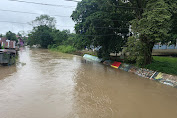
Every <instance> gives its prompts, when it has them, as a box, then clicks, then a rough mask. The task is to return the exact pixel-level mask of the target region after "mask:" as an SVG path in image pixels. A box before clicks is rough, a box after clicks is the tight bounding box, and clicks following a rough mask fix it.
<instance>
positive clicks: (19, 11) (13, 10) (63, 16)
mask: <svg viewBox="0 0 177 118" xmlns="http://www.w3.org/2000/svg"><path fill="white" fill-rule="evenodd" d="M0 11H6V12H14V13H24V14H35V15H36V14H37V15H41V14H39V13H34V12H23V11H14V10H6V9H0ZM50 16H57V17H70V16H60V15H50Z"/></svg>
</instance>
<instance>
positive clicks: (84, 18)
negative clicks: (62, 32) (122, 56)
mask: <svg viewBox="0 0 177 118" xmlns="http://www.w3.org/2000/svg"><path fill="white" fill-rule="evenodd" d="M118 5H126V3H124V2H122V1H117V0H82V1H81V2H79V3H78V5H77V8H76V9H75V11H73V14H72V15H71V17H72V19H73V20H74V21H75V22H76V25H75V30H76V33H77V34H79V37H78V38H79V39H78V40H80V41H82V42H83V44H84V45H85V46H88V47H89V46H90V45H93V46H96V47H97V46H100V47H101V49H100V51H99V54H98V56H100V57H103V58H105V59H108V58H109V54H110V53H111V52H113V53H116V52H119V51H120V50H121V47H122V46H123V45H124V44H125V42H126V40H127V36H128V34H129V23H128V21H129V20H131V19H132V15H131V14H130V12H129V11H125V10H124V9H120V8H118V7H117V6H118Z"/></svg>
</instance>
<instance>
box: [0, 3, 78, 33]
mask: <svg viewBox="0 0 177 118" xmlns="http://www.w3.org/2000/svg"><path fill="white" fill-rule="evenodd" d="M21 1H27V2H37V3H46V4H55V5H63V6H73V7H68V8H63V7H54V6H43V5H35V4H29V3H28V4H27V3H22V2H15V1H9V0H0V34H1V33H2V34H5V33H6V32H7V31H12V32H15V33H17V32H19V31H25V32H27V31H30V30H31V29H32V27H31V26H30V25H28V24H17V23H7V22H2V21H9V22H20V23H28V22H31V21H32V20H34V19H35V18H36V17H37V16H39V15H37V14H24V13H14V12H7V11H1V10H13V11H23V12H32V13H39V14H48V15H50V16H52V15H61V16H68V17H56V16H55V18H56V20H57V29H60V30H63V29H70V31H71V32H73V31H74V27H73V26H74V22H73V21H72V19H71V18H70V17H69V16H71V14H72V11H73V10H74V9H75V8H76V6H77V2H73V1H65V0H21ZM78 1H81V0H78ZM67 26H68V27H67Z"/></svg>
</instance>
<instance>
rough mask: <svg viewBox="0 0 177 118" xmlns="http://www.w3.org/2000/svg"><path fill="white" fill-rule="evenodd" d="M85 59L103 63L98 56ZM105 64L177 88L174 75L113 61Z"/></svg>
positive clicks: (89, 56) (85, 56) (86, 56)
mask: <svg viewBox="0 0 177 118" xmlns="http://www.w3.org/2000/svg"><path fill="white" fill-rule="evenodd" d="M84 58H85V59H89V60H93V61H97V62H101V59H99V58H98V57H96V56H91V55H88V54H86V55H84ZM103 64H105V65H107V66H111V67H113V68H116V69H120V70H123V71H126V72H131V73H134V74H136V75H138V76H141V77H144V78H147V79H150V80H155V81H157V82H160V83H162V84H165V85H169V86H172V87H175V88H177V76H174V75H169V74H165V73H161V72H156V71H152V70H149V69H145V68H138V67H135V66H132V65H129V64H125V63H121V62H116V61H111V60H106V61H104V62H103Z"/></svg>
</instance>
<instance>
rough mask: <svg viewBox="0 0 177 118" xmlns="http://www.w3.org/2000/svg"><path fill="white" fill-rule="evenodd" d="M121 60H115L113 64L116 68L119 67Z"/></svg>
mask: <svg viewBox="0 0 177 118" xmlns="http://www.w3.org/2000/svg"><path fill="white" fill-rule="evenodd" d="M120 64H121V62H116V61H115V62H114V63H113V64H112V65H111V66H112V67H114V68H119V66H120Z"/></svg>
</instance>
